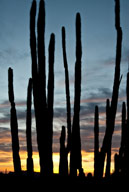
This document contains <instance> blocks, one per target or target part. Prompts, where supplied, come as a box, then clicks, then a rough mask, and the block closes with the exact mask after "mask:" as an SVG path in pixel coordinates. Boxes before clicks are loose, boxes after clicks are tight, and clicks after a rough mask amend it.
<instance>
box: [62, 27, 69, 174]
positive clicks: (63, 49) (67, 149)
mask: <svg viewBox="0 0 129 192" xmlns="http://www.w3.org/2000/svg"><path fill="white" fill-rule="evenodd" d="M62 51H63V61H64V69H65V91H66V106H67V147H66V153H67V154H65V153H64V155H67V158H68V153H69V152H70V149H71V105H70V90H69V71H68V62H67V54H66V34H65V27H62ZM67 162H68V160H67ZM66 171H68V165H67V168H66ZM65 174H66V173H65ZM67 174H68V172H67Z"/></svg>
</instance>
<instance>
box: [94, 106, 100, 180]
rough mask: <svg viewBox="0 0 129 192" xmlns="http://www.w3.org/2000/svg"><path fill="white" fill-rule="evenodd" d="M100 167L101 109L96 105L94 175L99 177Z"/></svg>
mask: <svg viewBox="0 0 129 192" xmlns="http://www.w3.org/2000/svg"><path fill="white" fill-rule="evenodd" d="M98 167H99V111H98V106H95V120H94V176H95V177H98Z"/></svg>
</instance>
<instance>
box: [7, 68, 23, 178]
mask: <svg viewBox="0 0 129 192" xmlns="http://www.w3.org/2000/svg"><path fill="white" fill-rule="evenodd" d="M8 94H9V101H10V104H11V110H10V116H11V117H10V126H11V135H12V152H13V164H14V171H15V173H16V174H20V172H21V161H20V156H19V138H18V122H17V114H16V108H15V102H14V90H13V70H12V69H11V68H9V70H8Z"/></svg>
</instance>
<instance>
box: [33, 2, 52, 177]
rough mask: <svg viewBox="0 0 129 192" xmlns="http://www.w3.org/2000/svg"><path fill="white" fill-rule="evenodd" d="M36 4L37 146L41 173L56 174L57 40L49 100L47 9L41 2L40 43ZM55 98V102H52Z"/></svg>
mask: <svg viewBox="0 0 129 192" xmlns="http://www.w3.org/2000/svg"><path fill="white" fill-rule="evenodd" d="M35 17H36V1H35V0H33V3H32V7H31V11H30V48H31V57H32V80H33V97H34V108H35V117H36V129H37V143H38V151H39V157H40V170H41V173H42V174H43V175H51V174H52V173H53V163H52V135H53V131H52V129H53V99H54V94H53V92H54V74H53V73H54V72H53V65H54V49H55V36H54V34H52V35H51V40H50V46H49V82H48V99H46V71H45V70H46V64H45V63H46V62H45V37H44V36H45V5H44V1H43V0H40V5H39V14H38V23H37V43H36V34H35ZM37 53H38V54H37ZM50 98H51V100H50ZM47 102H48V103H47Z"/></svg>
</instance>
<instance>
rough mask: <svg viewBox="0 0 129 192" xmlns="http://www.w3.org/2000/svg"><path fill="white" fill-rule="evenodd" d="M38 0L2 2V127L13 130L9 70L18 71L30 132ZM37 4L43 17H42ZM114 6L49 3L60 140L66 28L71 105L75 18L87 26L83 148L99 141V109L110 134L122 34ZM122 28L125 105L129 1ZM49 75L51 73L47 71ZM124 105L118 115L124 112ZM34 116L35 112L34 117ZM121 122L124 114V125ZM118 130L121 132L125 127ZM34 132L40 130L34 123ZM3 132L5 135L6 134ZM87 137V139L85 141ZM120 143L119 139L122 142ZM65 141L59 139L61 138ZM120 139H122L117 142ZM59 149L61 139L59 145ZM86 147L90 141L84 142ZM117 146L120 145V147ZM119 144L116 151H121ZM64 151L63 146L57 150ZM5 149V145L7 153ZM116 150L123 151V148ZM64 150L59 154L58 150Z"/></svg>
mask: <svg viewBox="0 0 129 192" xmlns="http://www.w3.org/2000/svg"><path fill="white" fill-rule="evenodd" d="M31 3H32V0H11V1H10V0H0V90H1V91H0V106H1V107H0V117H1V121H0V127H1V128H2V129H1V130H3V128H9V109H10V107H9V105H8V76H7V75H8V67H12V68H13V70H14V91H15V101H16V103H17V113H18V117H19V128H20V130H22V129H23V130H24V129H25V110H26V106H25V102H26V94H27V84H28V79H29V77H31V56H30V46H29V12H30V7H31ZM38 3H39V0H37V13H38ZM114 5H115V3H114V0H46V1H45V8H46V31H45V37H46V39H45V41H46V45H45V47H46V68H47V55H48V44H49V38H50V34H51V33H52V32H53V33H55V36H56V46H55V102H54V110H55V116H54V117H55V118H54V130H55V133H57V132H58V133H59V134H60V132H59V131H60V127H61V126H62V124H65V125H66V109H65V85H64V68H63V58H62V45H61V27H62V26H65V27H66V46H67V57H68V65H69V75H70V91H71V92H70V93H71V102H72V103H73V99H74V65H75V18H76V13H77V12H80V14H81V20H82V54H83V55H82V93H81V99H82V102H81V120H82V121H81V129H82V140H83V138H84V139H85V142H83V145H82V148H83V149H84V150H86V151H88V150H89V151H90V150H92V149H93V140H90V142H91V146H89V145H88V144H87V141H86V139H88V136H89V135H93V120H94V118H93V113H94V107H95V105H96V104H98V105H99V107H100V112H101V117H100V120H103V123H102V125H101V127H102V129H101V131H102V132H104V130H105V129H104V116H103V113H104V112H105V101H106V98H108V97H111V91H112V85H113V78H114V66H115V54H116V30H115V25H114V24H115V14H114ZM120 5H121V27H122V30H123V43H122V45H123V47H122V62H121V74H123V79H122V82H121V85H120V100H121V102H122V101H124V100H125V94H126V92H125V89H126V73H127V70H128V63H129V43H128V42H129V1H128V0H121V1H120ZM46 72H47V71H46ZM121 102H120V103H119V105H118V112H120V110H121ZM33 113H34V112H33ZM120 118H121V116H120V114H118V119H119V120H120ZM116 127H119V128H120V125H119V126H117V125H116ZM33 130H35V125H34V123H33ZM1 132H2V131H1ZM83 136H84V137H83ZM116 137H117V136H116ZM56 138H59V135H58V137H56ZM119 139H120V135H119V137H117V139H116V141H117V140H119ZM54 141H55V143H56V142H57V143H58V139H57V140H56V139H55V140H54ZM83 141H84V140H83ZM116 143H117V142H115V144H116ZM115 144H114V145H115ZM57 145H58V144H57ZM2 146H3V143H2V145H1V148H2ZM116 146H117V147H118V146H119V144H118V145H117V144H116ZM58 149H59V146H58V147H57V148H56V144H55V148H54V150H55V151H56V150H58Z"/></svg>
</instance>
